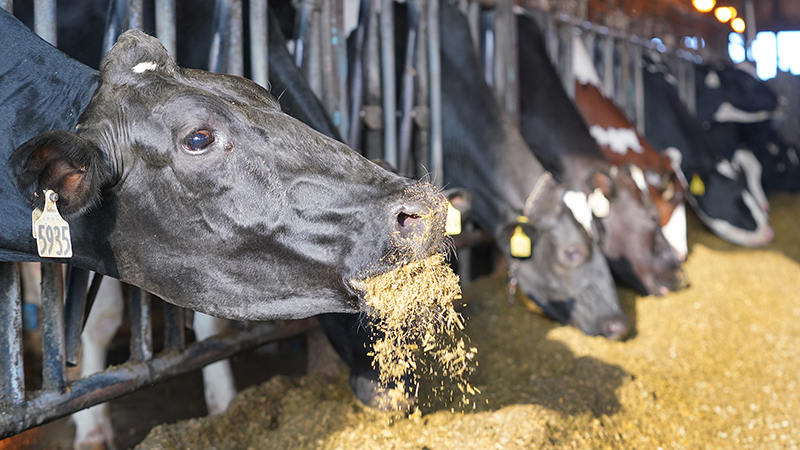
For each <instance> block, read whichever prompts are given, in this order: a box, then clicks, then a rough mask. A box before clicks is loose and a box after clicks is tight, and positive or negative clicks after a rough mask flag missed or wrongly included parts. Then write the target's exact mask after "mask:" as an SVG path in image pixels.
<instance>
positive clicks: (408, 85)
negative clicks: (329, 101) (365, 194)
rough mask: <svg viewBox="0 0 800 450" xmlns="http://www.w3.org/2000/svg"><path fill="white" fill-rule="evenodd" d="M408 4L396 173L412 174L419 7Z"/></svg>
mask: <svg viewBox="0 0 800 450" xmlns="http://www.w3.org/2000/svg"><path fill="white" fill-rule="evenodd" d="M406 5H407V6H408V37H407V41H406V60H405V70H404V72H403V86H402V89H403V93H402V99H403V104H402V106H401V111H402V115H401V119H400V142H399V164H398V166H397V169H398V173H400V174H401V175H404V176H408V177H411V176H414V168H413V167H409V165H410V160H411V134H412V131H413V126H412V125H413V124H412V120H411V119H412V115H413V114H414V111H413V110H414V78H415V75H416V72H417V70H416V59H417V38H418V35H419V33H418V32H419V8H418V7H417V3H416V0H409V1H408V2H406Z"/></svg>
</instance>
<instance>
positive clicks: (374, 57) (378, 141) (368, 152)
mask: <svg viewBox="0 0 800 450" xmlns="http://www.w3.org/2000/svg"><path fill="white" fill-rule="evenodd" d="M380 2H381V0H372V1H371V2H370V3H371V5H370V6H371V7H370V18H369V28H368V29H367V39H366V48H365V49H364V70H365V76H364V86H365V92H364V103H363V105H362V110H361V112H360V113H359V114H363V116H362V117H363V120H364V125H365V127H364V128H365V129H364V132H363V134H364V138H363V144H364V146H363V148H362V149H361V154H362V155H364V156H366V157H367V158H369V159H373V158H382V157H383V128H382V127H383V118H382V116H383V113H382V112H381V106H380V105H381V103H382V100H381V99H382V96H383V92H382V91H381V64H380V61H381V49H380V37H379V28H380V22H379V18H378V11H380V6H381V3H380Z"/></svg>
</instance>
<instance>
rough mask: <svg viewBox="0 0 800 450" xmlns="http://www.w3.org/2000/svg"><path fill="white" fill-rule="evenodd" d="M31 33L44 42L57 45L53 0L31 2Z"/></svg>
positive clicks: (54, 4) (34, 0)
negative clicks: (34, 33)
mask: <svg viewBox="0 0 800 450" xmlns="http://www.w3.org/2000/svg"><path fill="white" fill-rule="evenodd" d="M33 31H34V32H36V34H38V35H39V37H41V38H42V39H44V40H45V41H47V42H49V43H51V44H53V45H54V46H57V45H58V40H57V39H56V1H55V0H33Z"/></svg>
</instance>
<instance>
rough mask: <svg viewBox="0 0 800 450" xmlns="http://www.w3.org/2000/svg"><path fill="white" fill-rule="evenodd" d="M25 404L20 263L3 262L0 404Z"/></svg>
mask: <svg viewBox="0 0 800 450" xmlns="http://www.w3.org/2000/svg"><path fill="white" fill-rule="evenodd" d="M23 403H25V375H24V373H23V366H22V291H21V290H20V272H19V263H15V262H0V404H13V405H21V404H23Z"/></svg>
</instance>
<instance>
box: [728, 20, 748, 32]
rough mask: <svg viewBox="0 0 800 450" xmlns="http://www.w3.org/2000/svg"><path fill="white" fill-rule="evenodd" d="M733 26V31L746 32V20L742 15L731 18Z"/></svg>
mask: <svg viewBox="0 0 800 450" xmlns="http://www.w3.org/2000/svg"><path fill="white" fill-rule="evenodd" d="M731 28H733V31H735V32H737V33H744V29H745V24H744V20H743V19H742V18H741V17H737V18H735V19H733V20H731Z"/></svg>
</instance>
